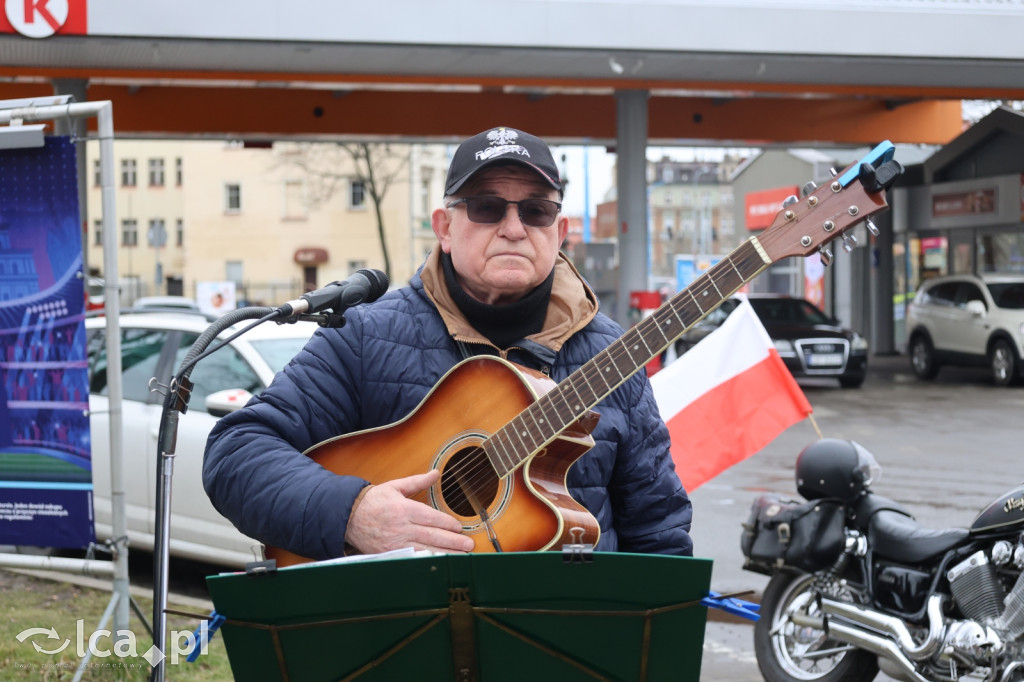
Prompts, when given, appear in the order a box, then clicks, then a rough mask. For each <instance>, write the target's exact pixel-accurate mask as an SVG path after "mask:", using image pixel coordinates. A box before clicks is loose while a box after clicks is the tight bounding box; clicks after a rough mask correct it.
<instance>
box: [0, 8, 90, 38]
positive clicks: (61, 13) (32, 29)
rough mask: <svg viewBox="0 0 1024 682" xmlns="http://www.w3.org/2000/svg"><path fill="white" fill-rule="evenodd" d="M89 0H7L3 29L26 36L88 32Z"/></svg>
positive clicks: (0, 29)
mask: <svg viewBox="0 0 1024 682" xmlns="http://www.w3.org/2000/svg"><path fill="white" fill-rule="evenodd" d="M86 5H87V0H4V12H3V14H2V15H0V33H20V34H21V35H23V36H25V37H26V38H49V37H50V36H52V35H54V34H56V33H60V34H61V35H85V34H86V33H87V31H86V28H87V26H88V8H87V6H86Z"/></svg>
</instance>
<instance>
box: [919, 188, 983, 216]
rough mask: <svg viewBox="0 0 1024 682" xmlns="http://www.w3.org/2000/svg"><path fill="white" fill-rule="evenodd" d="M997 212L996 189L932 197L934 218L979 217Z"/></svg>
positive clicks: (934, 195) (946, 193)
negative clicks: (978, 215) (979, 215)
mask: <svg viewBox="0 0 1024 682" xmlns="http://www.w3.org/2000/svg"><path fill="white" fill-rule="evenodd" d="M995 212H996V189H995V187H989V188H985V189H974V190H968V191H966V192H945V193H943V194H933V195H932V217H933V218H948V217H950V216H963V215H977V214H980V213H995Z"/></svg>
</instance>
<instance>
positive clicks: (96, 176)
mask: <svg viewBox="0 0 1024 682" xmlns="http://www.w3.org/2000/svg"><path fill="white" fill-rule="evenodd" d="M92 184H94V185H96V186H97V187H99V186H100V185H102V184H103V174H102V173H101V172H100V160H99V159H95V160H93V162H92Z"/></svg>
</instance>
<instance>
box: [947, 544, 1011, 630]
mask: <svg viewBox="0 0 1024 682" xmlns="http://www.w3.org/2000/svg"><path fill="white" fill-rule="evenodd" d="M946 578H947V579H948V580H949V589H950V591H951V592H952V593H953V599H955V600H956V603H957V604H958V605H959V606H960V610H961V611H962V612H963V614H964V615H965V616H967V617H968V618H970V619H971V620H976V621H979V622H983V623H984V622H987V621H990V620H995V619H996V618H998V617H999V616H1001V615H1002V613H1003V598H1004V597H1005V596H1006V589H1005V588H1004V587H1003V584H1002V582H1000V580H999V576H998V574H997V573H996V567H995V565H994V564H993V563H992V562H991V561H989V558H988V555H987V554H986V553H985V552H984V551H982V550H979V551H977V552H975V553H974V554H972V555H971V556H969V557H967V558H966V559H964V560H963V561H961V562H960V563H958V564H957V565H956V566H954V567H953V568H951V569H949V572H948V573H947V574H946Z"/></svg>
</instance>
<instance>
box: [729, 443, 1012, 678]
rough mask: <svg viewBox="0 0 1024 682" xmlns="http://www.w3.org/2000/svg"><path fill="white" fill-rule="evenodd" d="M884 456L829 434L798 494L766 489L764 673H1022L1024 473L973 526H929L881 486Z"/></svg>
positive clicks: (759, 651)
mask: <svg viewBox="0 0 1024 682" xmlns="http://www.w3.org/2000/svg"><path fill="white" fill-rule="evenodd" d="M880 475H881V467H880V466H879V465H878V462H877V461H876V460H875V457H874V456H873V455H872V454H871V453H870V452H869V451H868V450H867V449H865V448H864V447H863V446H861V445H860V444H858V443H856V442H854V441H848V440H838V439H822V440H820V441H816V442H814V443H812V444H811V445H809V446H807V447H806V448H805V449H804V450H803V451H802V452H801V453H800V455H799V457H798V459H797V462H796V483H797V492H798V493H799V494H800V495H801V496H802V497H803V498H804V500H803V501H801V500H793V499H788V498H786V497H785V496H782V495H779V494H774V493H769V494H766V495H762V496H761V497H759V498H758V499H756V500H755V501H754V503H753V505H752V507H751V511H750V517H749V518H748V520H747V522H746V523H744V524H743V534H742V538H741V547H742V549H743V553H744V555H745V557H746V562H745V564H744V569H746V570H750V571H754V572H757V573H762V574H765V575H769V576H771V579H770V580H769V582H768V585H767V586H766V588H765V590H764V593H763V596H762V600H761V605H760V609H759V612H760V613H759V618H758V620H757V622H756V623H755V626H754V648H755V653H756V655H757V663H758V667H759V668H760V670H761V674H762V675H763V676H764V679H765V680H766V682H796V681H800V680H803V681H806V680H819V681H822V682H840V681H842V682H854V681H867V680H871V679H874V677H875V676H876V675H877V674H878V672H879V670H882V672H884V673H885V674H887V675H889V676H891V677H893V678H895V679H898V680H907V681H915V682H938V681H942V682H953V681H955V680H959V679H961V678H963V677H965V676H971V678H972V679H983V680H986V681H987V682H1021V681H1022V680H1024V572H1022V569H1024V484H1022V485H1020V486H1018V487H1016V488H1014V489H1012V490H1010V491H1009V492H1007V493H1006V494H1004V495H1003V496H1001V497H999V498H998V499H996V500H995V501H993V502H992V503H991V504H990V505H989V506H988V507H986V508H985V509H984V510H983V511H982V512H981V513H980V514H979V515H978V516H977V518H976V519H975V520H974V521H973V522H972V523H971V525H970V527H968V528H944V529H928V528H924V527H922V526H920V525H919V524H918V523H917V522H916V521H915V520H914V518H913V516H911V514H910V513H909V512H908V511H907V510H906V509H905V508H903V507H902V506H901V505H900V504H898V503H897V502H894V501H893V500H889V499H886V498H884V497H882V496H880V495H876V494H875V493H873V492H872V491H871V484H872V483H873V482H876V481H877V480H878V478H879V476H880Z"/></svg>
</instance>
